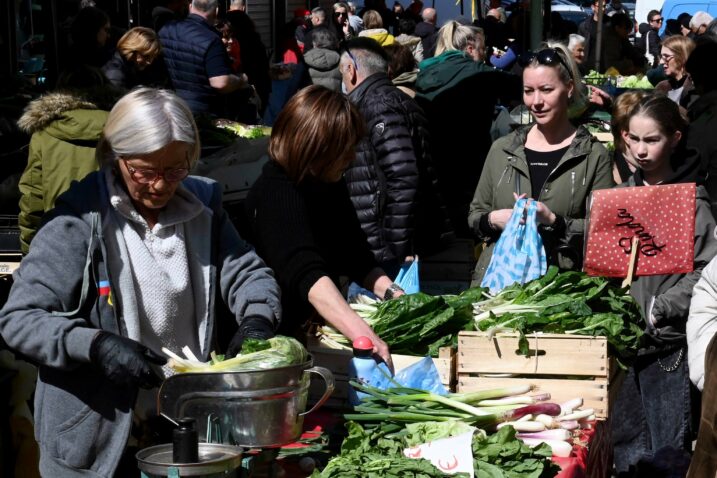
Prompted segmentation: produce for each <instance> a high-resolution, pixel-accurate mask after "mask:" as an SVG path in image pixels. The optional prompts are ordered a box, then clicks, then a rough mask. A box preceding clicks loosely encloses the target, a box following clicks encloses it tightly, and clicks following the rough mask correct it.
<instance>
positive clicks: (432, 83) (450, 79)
mask: <svg viewBox="0 0 717 478" xmlns="http://www.w3.org/2000/svg"><path fill="white" fill-rule="evenodd" d="M483 72H497V70H496V69H495V68H493V67H491V66H488V65H486V64H485V63H483V62H482V61H473V60H472V59H470V58H469V57H468V56H467V55H466V54H465V53H464V52H462V51H459V50H451V51H446V52H444V53H442V54H440V55H438V56H434V57H432V58H428V59H427V60H423V61H422V62H421V64H420V65H419V73H418V78H417V80H416V89H417V90H418V96H421V97H423V98H425V99H427V100H431V101H432V100H434V99H435V98H436V97H437V96H438V95H440V94H441V93H442V92H444V91H445V90H449V89H451V88H453V87H455V86H456V85H458V84H459V83H460V82H461V81H463V80H465V79H467V78H470V77H471V76H473V75H475V74H476V73H483ZM499 73H500V72H499Z"/></svg>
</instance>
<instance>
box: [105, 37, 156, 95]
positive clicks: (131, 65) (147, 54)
mask: <svg viewBox="0 0 717 478" xmlns="http://www.w3.org/2000/svg"><path fill="white" fill-rule="evenodd" d="M102 72H103V73H104V74H105V76H106V77H107V79H108V80H110V82H111V83H112V85H114V86H116V87H117V88H123V89H125V90H131V89H132V88H134V87H136V86H140V85H142V86H152V87H157V88H168V87H169V86H170V85H169V75H168V74H167V69H166V67H165V65H164V61H163V60H162V58H161V45H160V43H159V38H157V34H156V33H154V30H152V29H150V28H144V27H136V28H133V29H131V30H129V31H128V32H127V33H125V34H124V35H122V38H120V40H119V42H117V51H116V52H115V54H114V56H113V57H112V59H111V60H110V61H108V62H107V63H105V65H104V66H103V67H102Z"/></svg>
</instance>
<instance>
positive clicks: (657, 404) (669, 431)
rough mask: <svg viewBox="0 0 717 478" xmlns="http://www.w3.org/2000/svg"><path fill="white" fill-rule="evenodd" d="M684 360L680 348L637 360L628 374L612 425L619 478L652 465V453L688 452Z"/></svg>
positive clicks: (688, 395)
mask: <svg viewBox="0 0 717 478" xmlns="http://www.w3.org/2000/svg"><path fill="white" fill-rule="evenodd" d="M686 355H687V351H686V350H684V348H683V349H678V350H672V351H669V352H663V353H658V354H652V355H647V356H641V357H638V358H637V360H636V361H635V363H634V365H633V366H632V367H630V369H629V370H628V373H627V377H626V378H625V381H624V382H623V385H622V387H621V388H620V391H619V392H618V396H617V399H616V400H615V404H614V407H613V411H612V417H611V420H610V421H611V426H612V442H613V446H614V456H615V467H616V469H617V472H618V474H621V473H627V472H628V471H629V470H630V468H632V469H633V470H634V469H635V468H636V467H637V464H638V462H640V461H641V460H643V461H648V462H649V461H652V460H653V459H654V455H655V452H656V451H658V450H660V449H665V448H666V447H667V448H671V449H673V450H675V451H678V452H680V451H685V452H689V451H690V450H691V441H692V433H691V428H692V426H691V414H692V410H691V391H690V377H689V374H688V371H687V357H686ZM678 360H679V364H677V362H678ZM675 364H677V365H676V366H675ZM673 369H674V370H673ZM667 370H671V371H667ZM685 472H686V470H685Z"/></svg>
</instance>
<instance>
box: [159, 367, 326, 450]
mask: <svg viewBox="0 0 717 478" xmlns="http://www.w3.org/2000/svg"><path fill="white" fill-rule="evenodd" d="M312 365H313V361H312V360H309V361H307V362H305V363H303V364H301V365H292V366H289V367H281V368H275V369H268V370H251V371H244V372H227V373H185V374H178V375H174V376H172V377H170V378H168V379H167V380H165V381H164V383H163V384H162V386H161V388H160V389H159V398H158V400H159V404H158V409H159V412H160V413H163V414H165V415H167V416H169V417H171V418H174V419H177V418H182V417H192V418H195V419H196V420H197V430H198V433H199V437H200V438H199V439H200V441H201V440H203V439H204V440H205V441H206V442H217V443H225V444H231V445H239V446H243V447H255V448H266V447H275V446H282V445H286V444H288V443H293V442H295V441H296V440H297V439H298V438H299V437H300V436H301V431H302V427H303V424H304V415H306V414H308V413H311V412H313V411H314V410H316V409H317V408H319V407H320V406H321V405H322V404H323V403H324V402H325V401H326V400H327V399H328V398H329V396H330V395H331V393H332V392H333V390H334V377H333V375H332V374H331V372H330V371H329V370H328V369H326V368H324V367H313V366H312ZM311 374H317V375H319V376H321V378H323V380H324V382H325V383H326V390H325V391H324V394H323V396H322V397H321V399H320V400H319V401H318V402H317V403H316V405H314V407H313V408H312V409H311V410H309V411H308V412H305V411H304V410H305V409H306V399H307V396H308V392H309V382H310V380H311V379H310V376H311Z"/></svg>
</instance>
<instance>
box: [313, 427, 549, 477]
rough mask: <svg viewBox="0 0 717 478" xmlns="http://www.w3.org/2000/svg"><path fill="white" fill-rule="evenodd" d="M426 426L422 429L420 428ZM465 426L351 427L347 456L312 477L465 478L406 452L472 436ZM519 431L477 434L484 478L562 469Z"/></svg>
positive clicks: (478, 466)
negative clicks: (524, 440)
mask: <svg viewBox="0 0 717 478" xmlns="http://www.w3.org/2000/svg"><path fill="white" fill-rule="evenodd" d="M419 426H420V429H419ZM461 427H464V425H457V424H453V423H450V422H449V423H436V422H426V423H421V424H414V425H408V426H407V427H406V428H405V429H402V428H400V427H396V426H395V425H390V424H389V425H387V424H381V425H378V426H376V427H373V428H369V427H366V428H364V427H362V426H361V425H359V424H357V423H355V422H347V423H346V428H347V429H348V431H349V435H348V437H346V439H344V442H343V444H342V445H341V454H340V455H339V456H337V457H334V458H332V459H331V461H329V463H328V464H327V465H326V468H324V470H323V471H321V472H319V471H318V470H317V471H314V474H313V475H311V476H312V478H339V477H342V478H343V477H348V478H358V477H361V478H394V477H395V478H411V477H420V478H432V477H444V476H452V477H455V478H460V477H465V476H466V474H465V473H456V474H453V475H446V474H444V473H442V472H441V471H440V470H438V469H437V468H436V467H434V466H433V465H432V464H431V463H430V462H429V461H427V460H423V459H418V460H416V459H412V458H406V457H405V456H404V455H403V450H404V449H405V448H407V447H409V446H412V445H416V444H419V443H425V442H426V441H430V440H437V439H440V438H447V437H450V436H455V435H457V434H460V433H463V432H465V431H467V430H466V429H465V428H461ZM515 435H516V433H515V430H514V429H513V427H510V426H507V427H503V428H501V429H500V430H499V431H498V432H497V433H496V434H494V435H491V436H486V434H485V432H483V431H481V430H478V431H477V432H476V433H475V434H474V435H473V442H472V446H471V448H472V451H473V466H474V471H475V475H476V477H481V478H548V477H552V476H555V475H556V474H557V473H558V471H559V470H560V469H559V467H558V466H557V465H554V464H553V463H552V462H551V461H550V458H551V456H552V452H551V450H550V447H549V446H547V445H540V446H538V447H536V448H530V447H528V446H527V445H524V444H523V443H522V442H521V441H520V440H518V439H517V438H516V436H515Z"/></svg>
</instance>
